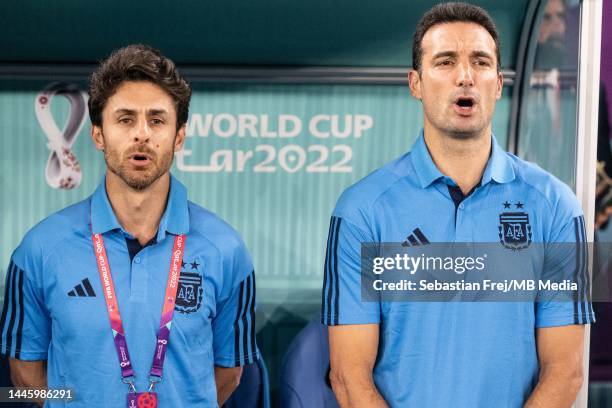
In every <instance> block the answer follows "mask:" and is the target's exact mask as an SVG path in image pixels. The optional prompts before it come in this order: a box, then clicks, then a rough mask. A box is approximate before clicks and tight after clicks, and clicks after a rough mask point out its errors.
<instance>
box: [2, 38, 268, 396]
mask: <svg viewBox="0 0 612 408" xmlns="http://www.w3.org/2000/svg"><path fill="white" fill-rule="evenodd" d="M190 97H191V88H190V86H189V84H188V83H187V82H186V81H185V79H184V78H183V77H182V76H181V75H180V74H179V72H178V71H177V69H176V67H175V66H174V63H173V62H172V61H171V60H169V59H168V58H166V57H164V56H163V55H162V54H161V53H159V51H157V50H154V49H152V48H150V47H148V46H143V45H131V46H128V47H125V48H122V49H120V50H117V51H115V52H114V53H113V54H112V55H111V56H110V57H109V58H108V59H106V60H105V61H103V62H102V63H101V65H100V66H99V67H98V69H97V70H96V71H95V72H94V74H93V75H92V77H91V83H90V90H89V114H90V118H91V122H92V129H91V137H92V139H93V142H94V144H95V146H96V148H97V149H98V150H101V151H103V152H104V159H105V161H106V165H107V169H106V174H105V176H104V178H103V180H102V182H101V183H100V185H99V187H98V188H97V190H96V191H95V192H94V193H93V195H92V196H91V197H89V198H87V199H86V200H84V201H81V202H79V203H77V204H75V205H72V206H70V207H68V208H65V209H63V210H61V211H59V212H58V213H56V214H53V215H51V216H49V217H48V218H46V219H44V220H43V221H42V222H40V223H39V224H38V225H36V226H35V227H34V228H32V229H31V230H30V231H29V232H28V233H27V234H26V236H25V237H24V239H23V241H22V242H21V244H20V245H19V247H18V248H17V249H16V250H15V252H14V253H13V255H12V257H11V261H10V265H9V268H8V273H7V280H6V294H5V297H4V308H3V311H2V316H1V319H0V328H1V338H0V340H1V344H0V351H1V352H2V353H3V354H6V355H8V356H9V357H10V365H11V377H12V379H13V382H14V383H15V385H16V386H24V387H34V388H41V387H46V386H48V387H49V388H54V389H70V390H72V392H73V393H74V394H73V395H74V397H75V400H74V401H73V402H71V403H70V405H71V406H74V407H75V408H76V407H113V408H115V407H120V406H128V407H136V406H138V407H140V406H146V407H153V406H157V404H158V403H159V406H162V407H211V406H216V405H217V404H219V405H222V404H223V402H224V401H225V400H226V399H227V398H228V396H229V395H230V394H231V393H232V391H233V390H234V389H235V388H236V386H237V385H238V382H239V379H240V375H241V370H242V369H241V367H242V366H243V365H245V364H249V363H253V362H254V361H255V360H256V359H257V358H258V350H257V346H256V344H255V332H254V329H255V277H254V272H253V265H252V263H251V259H250V257H249V254H248V252H247V250H246V248H245V245H244V243H243V242H242V240H241V239H240V237H239V235H238V234H237V233H236V231H234V230H233V229H232V228H231V227H230V226H229V225H228V224H226V223H225V222H224V221H222V220H221V219H220V218H218V217H217V216H215V215H214V214H212V213H210V212H208V211H207V210H205V209H203V208H201V207H199V206H197V205H196V204H194V203H192V202H190V201H188V200H187V191H186V189H185V187H184V186H183V185H182V184H181V183H180V182H179V181H178V180H177V179H176V178H174V177H173V176H172V175H171V174H170V172H169V171H170V167H171V165H172V161H173V158H174V152H176V151H178V150H180V149H181V147H182V146H183V142H184V140H185V127H186V122H187V117H188V108H189V100H190ZM47 404H48V406H56V404H57V406H64V402H63V401H55V402H53V401H47Z"/></svg>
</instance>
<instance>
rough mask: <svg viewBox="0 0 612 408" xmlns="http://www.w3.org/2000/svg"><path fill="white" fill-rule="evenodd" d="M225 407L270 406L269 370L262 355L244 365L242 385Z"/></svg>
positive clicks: (262, 407)
mask: <svg viewBox="0 0 612 408" xmlns="http://www.w3.org/2000/svg"><path fill="white" fill-rule="evenodd" d="M223 408H270V385H269V382H268V370H267V369H266V363H265V362H264V361H263V358H262V357H260V358H259V360H257V361H256V362H255V363H253V364H249V365H246V366H245V367H244V369H243V371H242V377H241V378H240V385H238V388H236V391H234V393H233V394H232V395H231V396H230V397H229V399H228V400H227V401H226V402H225V404H223Z"/></svg>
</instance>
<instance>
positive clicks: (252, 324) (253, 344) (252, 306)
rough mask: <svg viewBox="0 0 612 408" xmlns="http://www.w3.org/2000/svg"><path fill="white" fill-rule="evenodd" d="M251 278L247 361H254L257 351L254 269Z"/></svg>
mask: <svg viewBox="0 0 612 408" xmlns="http://www.w3.org/2000/svg"><path fill="white" fill-rule="evenodd" d="M251 279H252V280H253V301H252V302H251V308H250V312H251V331H250V338H251V354H250V356H249V357H250V361H249V362H251V363H252V362H254V361H255V356H256V353H257V346H256V344H255V303H256V301H257V295H256V293H257V291H256V284H255V282H256V280H255V271H252V272H251Z"/></svg>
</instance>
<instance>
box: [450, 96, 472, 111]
mask: <svg viewBox="0 0 612 408" xmlns="http://www.w3.org/2000/svg"><path fill="white" fill-rule="evenodd" d="M453 106H454V107H455V112H457V113H458V114H459V115H461V116H471V115H472V113H474V108H475V106H476V101H475V100H474V98H472V97H469V96H460V97H459V98H457V99H456V100H455V103H454V104H453Z"/></svg>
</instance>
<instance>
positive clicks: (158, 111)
mask: <svg viewBox="0 0 612 408" xmlns="http://www.w3.org/2000/svg"><path fill="white" fill-rule="evenodd" d="M114 113H115V115H136V111H135V110H134V109H127V108H121V109H117V110H116V111H115V112H114ZM167 114H168V111H167V110H165V109H149V110H148V111H147V115H149V116H153V115H167Z"/></svg>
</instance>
